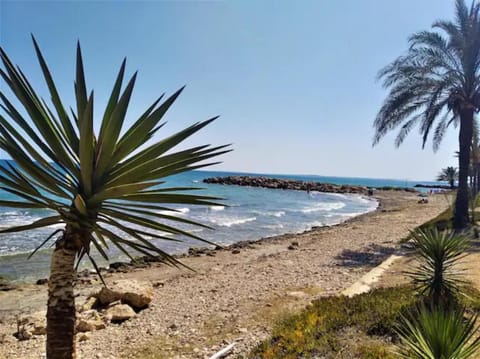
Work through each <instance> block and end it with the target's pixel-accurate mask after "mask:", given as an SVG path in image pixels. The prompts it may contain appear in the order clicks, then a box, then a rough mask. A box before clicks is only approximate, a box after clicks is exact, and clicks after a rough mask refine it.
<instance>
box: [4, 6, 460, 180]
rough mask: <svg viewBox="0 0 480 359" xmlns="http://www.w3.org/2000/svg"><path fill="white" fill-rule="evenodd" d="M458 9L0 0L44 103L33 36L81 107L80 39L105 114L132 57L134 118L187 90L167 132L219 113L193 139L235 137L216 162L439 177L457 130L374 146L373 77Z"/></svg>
mask: <svg viewBox="0 0 480 359" xmlns="http://www.w3.org/2000/svg"><path fill="white" fill-rule="evenodd" d="M453 7H454V1H453V0H422V1H418V0H402V1H393V0H388V1H385V0H362V1H359V0H343V1H337V0H312V1H308V0H301V1H286V0H264V1H258V0H238V1H227V0H225V1H115V2H114V1H31V2H30V1H5V0H0V44H1V46H2V48H3V49H4V50H5V51H6V52H7V53H8V55H9V57H10V58H11V59H12V60H13V62H14V63H16V64H18V65H19V66H20V67H21V68H22V70H23V71H24V72H25V73H26V75H27V77H28V78H29V79H30V81H31V82H32V84H33V86H34V88H35V89H37V90H38V92H39V93H40V94H42V95H44V96H45V97H48V96H47V91H46V88H45V85H44V82H43V79H42V77H41V72H40V69H39V66H38V63H37V61H36V58H35V55H34V50H33V46H32V42H31V38H30V34H34V36H35V37H36V38H37V41H38V42H39V44H40V47H41V49H42V51H43V53H44V56H45V58H46V59H47V62H48V64H49V66H50V68H51V70H52V73H53V76H54V78H55V81H56V83H57V87H58V88H59V90H60V93H61V94H62V98H63V99H64V102H65V103H67V104H69V105H73V104H74V102H73V99H74V97H73V79H74V76H75V72H74V65H75V46H76V41H77V40H80V43H81V46H82V52H83V56H84V64H85V71H86V76H87V86H88V88H89V89H94V90H95V96H96V105H95V106H96V107H95V108H96V110H95V114H96V115H97V114H98V118H100V115H101V113H102V108H104V106H105V103H106V101H107V98H108V97H107V96H108V94H109V92H110V91H111V88H112V86H113V82H114V80H115V77H116V74H117V71H118V68H119V66H120V64H121V61H122V59H123V58H124V57H126V58H127V73H128V74H130V75H131V74H133V72H135V71H137V70H138V71H139V75H138V78H137V84H136V88H135V91H134V94H133V97H132V102H131V106H130V109H129V112H128V119H129V122H130V123H132V122H133V121H134V120H135V118H136V116H138V115H140V114H141V113H142V112H143V110H145V109H146V108H147V107H148V106H149V105H150V104H151V103H152V102H153V101H154V100H155V99H156V98H157V97H158V95H160V94H161V93H163V92H166V93H167V94H168V93H172V92H173V91H175V90H176V89H178V88H179V87H181V86H183V85H187V86H186V89H185V91H184V92H183V93H182V95H181V96H180V98H179V99H178V100H177V102H176V103H175V104H174V105H173V107H172V109H171V110H170V111H169V113H167V115H166V116H165V119H166V120H167V121H168V124H167V125H166V126H165V127H164V128H163V129H162V130H161V131H160V133H159V138H160V137H161V136H162V135H163V136H168V135H170V134H172V133H173V132H175V131H177V130H179V129H181V128H184V127H186V126H188V125H190V124H192V123H194V122H197V121H200V120H205V119H207V118H210V117H213V116H215V115H220V118H219V119H218V120H217V121H215V122H214V123H212V124H211V125H209V126H208V127H207V128H205V129H204V130H202V132H200V133H198V134H196V135H195V136H194V137H193V138H191V139H190V140H189V141H188V143H187V144H188V145H198V144H204V143H211V144H225V143H233V149H234V151H233V152H231V153H229V154H227V155H224V156H223V157H222V160H223V163H222V164H221V165H217V166H215V167H214V168H211V169H212V170H228V171H242V172H258V173H273V174H274V173H283V174H314V175H325V176H349V177H371V178H396V179H402V180H433V179H434V178H435V176H436V174H437V173H438V172H439V170H440V169H441V168H443V167H446V166H450V165H454V166H455V165H456V161H457V159H456V158H455V157H454V152H455V151H456V150H457V147H458V146H457V130H458V129H454V128H452V129H450V130H449V132H448V135H447V136H446V137H445V139H444V142H443V144H442V146H441V148H440V150H439V151H437V152H436V153H434V152H433V150H432V145H431V142H429V143H428V144H427V146H426V147H425V149H423V150H422V143H421V136H420V135H419V134H418V131H417V130H413V131H412V132H411V134H410V136H409V137H408V138H407V140H405V142H404V143H403V145H402V146H401V147H400V148H398V149H397V148H395V146H394V137H395V133H392V134H391V135H387V136H386V137H385V138H384V139H383V140H382V141H381V143H380V144H379V145H377V146H375V147H373V148H372V138H373V135H374V130H373V121H374V119H375V116H376V114H377V112H378V110H379V108H380V106H381V104H382V102H383V100H384V99H385V96H386V95H387V92H386V90H385V89H383V88H382V85H381V83H380V82H379V81H377V80H376V75H377V73H378V71H379V70H380V69H381V68H382V67H383V66H385V65H387V64H388V63H389V62H391V61H392V60H394V59H395V58H396V57H397V56H399V55H401V54H402V53H404V52H405V50H406V49H407V46H408V43H407V38H408V36H409V35H410V34H412V33H414V32H416V31H420V30H426V29H428V28H429V27H430V26H431V24H432V23H433V22H434V21H435V20H438V19H451V18H452V16H453ZM0 88H1V89H2V90H5V84H4V83H1V85H0ZM0 157H4V158H5V157H6V154H5V153H2V152H1V151H0Z"/></svg>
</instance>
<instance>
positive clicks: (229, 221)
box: [211, 217, 257, 227]
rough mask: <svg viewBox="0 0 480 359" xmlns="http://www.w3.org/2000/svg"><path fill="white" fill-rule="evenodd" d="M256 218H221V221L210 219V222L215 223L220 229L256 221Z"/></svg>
mask: <svg viewBox="0 0 480 359" xmlns="http://www.w3.org/2000/svg"><path fill="white" fill-rule="evenodd" d="M256 220H257V217H249V218H223V219H212V220H211V222H212V223H215V224H216V225H218V226H221V227H231V226H236V225H239V224H244V223H248V222H253V221H256Z"/></svg>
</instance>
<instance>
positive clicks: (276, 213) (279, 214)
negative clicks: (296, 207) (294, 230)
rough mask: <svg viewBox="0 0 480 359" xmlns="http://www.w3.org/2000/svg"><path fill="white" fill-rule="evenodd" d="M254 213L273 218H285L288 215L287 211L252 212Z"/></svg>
mask: <svg viewBox="0 0 480 359" xmlns="http://www.w3.org/2000/svg"><path fill="white" fill-rule="evenodd" d="M252 212H253V213H255V214H258V215H261V216H273V217H283V216H284V215H285V214H286V213H285V211H270V212H268V211H267V212H263V211H252Z"/></svg>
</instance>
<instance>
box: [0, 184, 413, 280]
mask: <svg viewBox="0 0 480 359" xmlns="http://www.w3.org/2000/svg"><path fill="white" fill-rule="evenodd" d="M287 190H292V189H287ZM293 190H294V189H293ZM300 191H305V190H302V189H301V190H300ZM399 191H400V192H401V191H402V190H399ZM407 192H410V191H407ZM327 193H330V192H327ZM331 194H335V193H333V192H332V193H331ZM338 194H345V195H347V196H358V197H360V198H363V199H367V200H370V201H372V200H373V201H375V202H376V207H375V208H374V209H372V210H369V211H367V212H364V213H360V214H354V215H351V216H349V217H347V218H346V219H344V220H342V221H340V222H338V223H333V224H325V225H321V226H312V227H310V228H308V229H305V230H300V231H298V232H285V233H280V234H275V235H272V236H263V237H260V238H257V239H247V240H240V241H238V242H234V243H231V244H228V245H222V244H221V243H220V244H216V247H215V246H213V245H211V246H202V245H201V244H200V243H199V246H198V247H196V246H192V247H188V248H185V249H184V250H183V251H179V252H176V253H173V254H172V257H174V258H176V259H184V258H188V257H198V256H199V255H209V254H212V253H215V252H217V251H227V252H228V251H232V250H235V249H238V248H244V247H246V246H248V245H253V244H258V243H260V242H266V243H270V242H275V241H276V240H282V239H283V238H287V237H289V238H290V237H292V236H296V235H302V234H313V233H314V232H315V231H317V230H321V229H323V228H329V227H335V226H339V225H342V224H344V223H347V222H350V221H352V220H355V219H356V218H358V217H361V216H364V215H368V214H371V213H374V212H376V211H378V210H379V209H380V208H381V206H382V203H381V198H378V197H376V196H375V194H374V195H371V196H368V195H367V194H365V193H358V192H345V193H338ZM44 251H48V249H47V250H44ZM42 252H43V251H40V252H39V253H37V255H39V254H40V253H42ZM30 253H31V251H29V252H23V253H14V254H9V255H5V257H14V256H25V257H27V256H28V255H29V254H30ZM1 258H2V256H0V261H1ZM48 258H50V255H48ZM135 258H137V259H138V263H132V261H131V260H130V261H127V262H125V261H122V260H113V261H111V262H110V264H109V266H100V270H101V272H102V273H106V272H108V273H115V272H122V273H124V272H125V271H134V270H136V269H139V268H140V269H141V268H147V267H148V266H149V265H150V264H157V265H161V261H159V260H157V259H156V258H157V257H150V258H149V257H147V256H138V257H135ZM112 266H113V267H114V268H113V270H112V269H111V267H112ZM80 267H82V266H80ZM91 270H92V268H91V267H90V265H88V267H87V268H83V269H81V270H79V272H78V274H79V277H85V276H90V274H89V275H86V274H87V273H89V272H90V271H91ZM2 279H3V280H4V282H3V283H7V284H8V283H10V284H12V285H14V286H17V287H20V288H21V287H22V286H25V285H32V284H35V282H37V281H38V280H42V281H43V280H45V278H41V277H39V278H29V277H27V278H25V277H21V278H13V279H9V278H8V277H2V276H0V289H1V283H2Z"/></svg>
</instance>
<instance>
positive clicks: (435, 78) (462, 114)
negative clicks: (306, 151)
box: [373, 0, 480, 230]
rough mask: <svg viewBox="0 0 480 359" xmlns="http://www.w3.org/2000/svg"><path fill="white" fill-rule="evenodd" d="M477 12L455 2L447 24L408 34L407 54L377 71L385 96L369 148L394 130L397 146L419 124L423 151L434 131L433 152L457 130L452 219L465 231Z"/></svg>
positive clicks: (478, 42) (478, 48)
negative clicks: (449, 131) (448, 133)
mask: <svg viewBox="0 0 480 359" xmlns="http://www.w3.org/2000/svg"><path fill="white" fill-rule="evenodd" d="M479 11H480V4H479V3H476V2H473V3H472V5H471V6H470V8H468V7H467V6H466V4H465V2H464V0H457V1H456V17H455V20H454V21H453V22H450V21H437V22H435V23H434V24H433V29H434V30H432V31H421V32H418V33H416V34H414V35H412V36H411V37H410V38H409V42H410V48H409V50H408V52H407V53H406V54H405V55H404V56H400V57H399V58H397V59H396V60H395V61H393V62H392V63H391V64H390V65H388V66H386V67H385V68H384V69H382V70H381V71H380V72H379V78H381V79H383V80H384V83H383V84H384V86H385V87H386V88H389V89H390V92H389V94H388V96H387V98H386V100H385V102H384V104H383V105H382V107H381V109H380V111H379V113H378V115H377V118H376V119H375V122H374V128H375V136H374V140H373V144H374V145H375V144H377V143H378V142H379V140H380V139H381V138H382V137H383V136H384V135H385V134H386V133H388V132H389V131H390V130H393V129H395V128H398V127H400V131H399V133H398V135H397V138H396V141H395V144H396V146H399V145H400V144H401V143H402V142H403V140H404V139H405V137H406V136H407V134H408V133H409V132H410V130H411V129H412V128H413V126H415V125H416V124H419V125H420V132H421V134H422V135H423V146H425V143H426V141H427V139H428V136H429V134H430V133H431V132H432V129H433V128H434V127H435V130H434V135H433V146H434V149H435V150H436V149H437V148H438V146H439V144H440V142H441V140H442V137H443V135H444V133H445V130H446V129H447V127H448V126H449V125H451V124H453V125H457V124H459V125H460V133H459V150H460V151H459V154H460V155H459V183H458V192H457V198H456V203H455V219H454V226H455V229H457V230H462V229H464V228H466V227H467V225H468V222H469V220H468V198H469V191H468V169H469V164H470V148H471V144H472V132H473V129H472V128H473V118H474V114H475V113H476V112H478V111H479V110H480V18H479ZM436 30H438V31H436ZM435 123H436V126H434V124H435Z"/></svg>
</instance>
